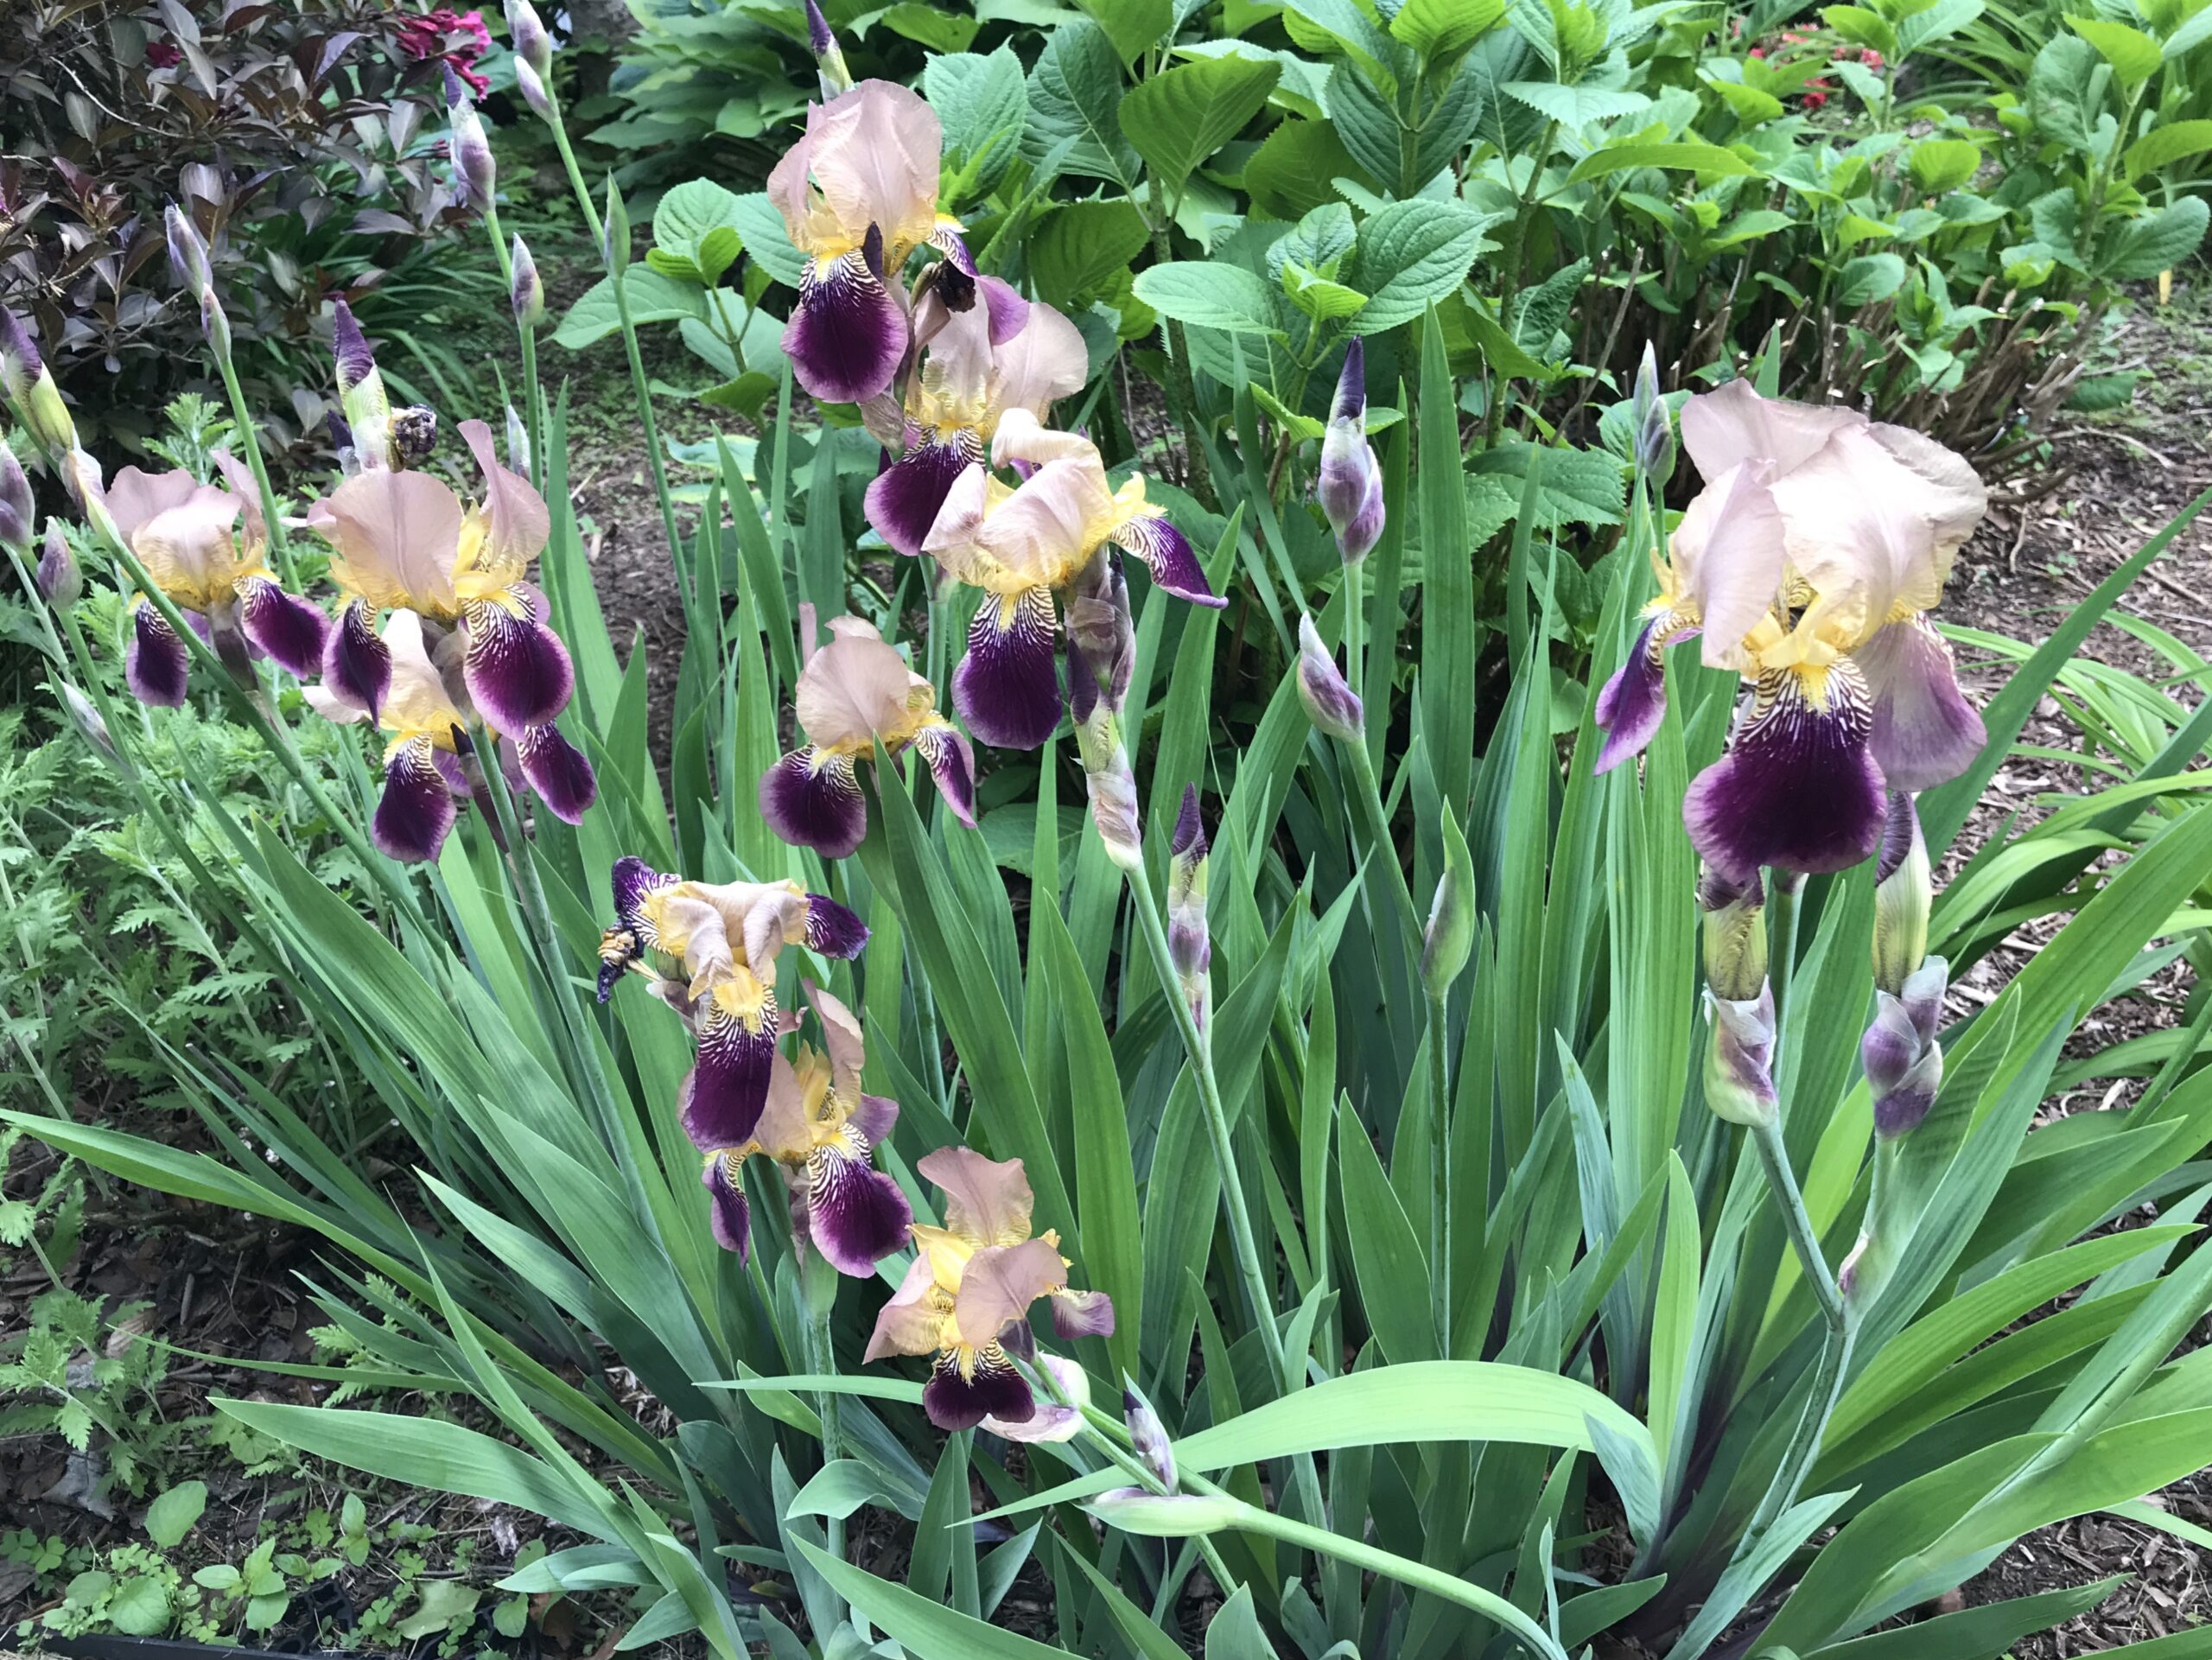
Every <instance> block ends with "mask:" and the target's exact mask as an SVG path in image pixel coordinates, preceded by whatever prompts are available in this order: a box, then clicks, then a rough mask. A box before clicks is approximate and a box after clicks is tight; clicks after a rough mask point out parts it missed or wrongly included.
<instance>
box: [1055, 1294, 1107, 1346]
mask: <svg viewBox="0 0 2212 1660" xmlns="http://www.w3.org/2000/svg"><path fill="white" fill-rule="evenodd" d="M1051 1301H1052V1329H1053V1330H1054V1331H1055V1332H1058V1333H1059V1334H1060V1336H1061V1337H1062V1338H1064V1339H1067V1340H1068V1341H1070V1342H1073V1341H1074V1340H1075V1339H1077V1338H1079V1337H1111V1336H1113V1335H1114V1300H1113V1299H1112V1298H1111V1297H1109V1296H1108V1295H1107V1294H1105V1293H1104V1292H1103V1291H1056V1292H1054V1293H1053V1294H1052V1299H1051Z"/></svg>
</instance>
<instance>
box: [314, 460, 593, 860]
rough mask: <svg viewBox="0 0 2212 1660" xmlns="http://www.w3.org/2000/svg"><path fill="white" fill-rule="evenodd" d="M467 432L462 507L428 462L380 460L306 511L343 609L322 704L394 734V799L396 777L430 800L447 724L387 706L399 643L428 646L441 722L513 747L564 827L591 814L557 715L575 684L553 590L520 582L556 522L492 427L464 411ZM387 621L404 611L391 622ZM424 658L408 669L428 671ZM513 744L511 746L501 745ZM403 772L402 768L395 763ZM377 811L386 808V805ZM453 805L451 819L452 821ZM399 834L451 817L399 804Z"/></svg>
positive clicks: (416, 840) (420, 840) (326, 658)
mask: <svg viewBox="0 0 2212 1660" xmlns="http://www.w3.org/2000/svg"><path fill="white" fill-rule="evenodd" d="M461 436H463V437H464V438H465V439H467V442H468V447H469V448H470V450H471V451H473V452H474V455H475V456H476V460H477V464H478V465H479V466H480V467H481V468H482V469H483V474H484V499H483V500H482V501H481V502H480V503H479V504H476V505H474V506H463V504H462V502H461V498H460V497H459V496H457V495H455V494H454V492H453V491H452V489H451V488H450V487H448V486H447V485H446V484H445V482H444V481H443V480H440V479H437V478H435V477H433V476H432V475H430V474H428V473H422V472H416V471H411V470H410V471H404V472H403V471H400V470H398V469H397V468H393V467H375V468H372V469H370V470H368V471H365V472H361V473H357V474H354V475H353V477H352V478H350V479H348V480H346V481H345V482H344V483H343V484H341V485H340V486H339V487H338V488H337V489H336V490H335V491H334V492H332V493H331V494H330V495H328V496H327V497H326V498H325V499H322V500H321V501H319V502H317V503H315V506H313V507H312V508H310V509H309V510H308V525H310V526H312V527H313V528H314V529H315V530H316V531H319V532H320V533H321V535H322V536H323V537H325V538H326V539H327V541H328V542H329V543H330V545H331V549H332V557H331V562H330V575H331V579H332V580H333V581H334V582H336V583H337V585H338V587H339V589H340V593H341V595H343V596H344V599H345V610H344V612H343V613H342V614H341V615H340V618H339V620H338V625H337V626H336V627H334V628H333V629H332V630H331V631H330V637H329V642H328V644H327V646H326V648H325V650H324V652H323V659H322V679H323V686H324V689H325V690H327V692H328V694H329V697H328V699H327V700H325V702H326V707H327V708H328V709H331V710H333V711H334V713H336V714H338V715H339V716H340V718H356V719H358V718H361V717H364V716H365V717H366V718H368V719H370V720H372V721H373V722H375V723H376V724H377V725H378V726H379V727H381V728H383V729H384V730H385V731H386V732H389V733H391V734H393V749H392V753H391V754H390V755H388V756H387V758H386V763H385V778H386V802H387V805H391V804H392V802H393V797H392V791H393V788H394V785H395V784H397V785H400V786H401V788H402V792H403V794H404V797H405V798H406V799H408V800H410V801H413V802H416V803H417V804H420V805H425V806H427V805H428V804H429V802H430V800H431V792H430V773H431V772H432V771H434V770H435V767H436V762H435V757H434V756H433V755H432V754H430V753H429V752H430V751H431V750H433V749H437V750H451V749H453V748H454V747H455V745H454V740H453V738H452V736H451V734H450V732H449V730H448V729H446V728H439V729H437V730H435V731H429V730H426V729H424V728H423V722H422V721H421V720H420V719H418V718H416V716H417V715H418V714H419V713H420V712H421V711H422V710H423V709H429V704H428V703H427V702H426V701H424V700H425V699H426V698H427V694H426V693H420V691H419V689H418V695H417V696H416V702H415V703H414V705H412V706H410V709H404V710H400V711H395V712H388V711H387V709H386V704H387V703H388V702H389V701H390V700H391V698H392V697H393V696H395V694H396V690H397V677H398V675H399V672H400V665H399V663H398V660H397V655H396V652H395V650H394V643H395V641H397V642H400V643H402V644H404V645H406V646H409V647H410V649H417V650H419V654H420V657H421V658H422V660H423V661H424V662H427V663H429V665H430V666H431V668H432V670H433V671H434V675H435V678H436V680H437V681H438V683H439V684H440V687H441V694H442V703H441V704H440V706H439V707H438V708H436V709H431V710H430V716H431V718H433V719H434V720H452V717H454V716H459V717H460V718H459V719H458V720H452V723H453V724H454V725H458V726H460V727H461V728H462V730H463V732H464V734H466V731H467V728H468V726H469V725H470V723H471V722H474V721H480V722H482V724H483V725H484V726H485V727H486V728H487V729H488V730H489V731H490V732H491V733H492V734H493V736H495V737H497V738H499V739H502V740H505V742H506V743H509V744H512V747H513V752H514V759H515V760H516V761H517V762H518V765H519V766H520V769H521V773H522V776H523V778H524V779H525V780H526V781H527V782H528V784H529V785H530V786H531V789H532V790H533V791H535V792H537V795H538V797H539V798H540V799H542V800H543V802H544V803H545V805H546V806H547V807H548V808H549V809H550V810H551V811H552V812H553V814H554V815H555V816H556V817H559V818H561V819H563V820H564V821H566V822H567V823H569V824H575V823H576V822H577V820H578V819H580V818H581V817H582V816H583V814H584V811H585V810H586V809H587V808H588V807H589V806H590V805H591V804H592V802H593V800H594V798H596V796H597V793H598V785H597V783H596V780H595V779H594V777H593V775H592V770H591V764H590V763H589V762H588V760H585V759H584V757H583V755H582V754H581V753H580V752H579V751H578V750H577V749H576V747H575V746H574V745H573V744H571V743H570V742H569V741H568V740H567V739H566V738H564V737H563V736H562V735H561V733H560V731H559V730H558V729H557V728H556V727H555V726H554V724H553V722H554V720H555V718H556V716H559V714H560V713H561V711H562V710H563V709H566V708H567V707H568V704H569V694H570V693H571V692H572V691H573V690H575V671H574V670H573V669H572V668H571V667H570V666H569V652H568V648H567V647H566V646H563V645H562V644H561V639H560V637H559V636H558V635H557V634H556V633H554V632H553V631H552V629H551V628H550V627H548V626H546V624H545V620H544V615H545V601H544V596H543V595H541V594H539V593H538V591H537V588H534V587H532V586H531V584H530V583H529V582H526V581H524V577H525V576H527V574H528V572H529V569H530V565H531V561H532V560H534V559H535V558H537V554H538V551H539V550H540V549H542V548H543V547H544V545H545V539H546V536H547V534H548V532H549V531H550V526H551V523H552V520H551V517H550V514H549V513H548V512H547V511H546V507H545V502H544V499H543V498H542V497H540V496H539V495H538V493H537V491H535V490H533V489H532V488H531V487H530V483H529V480H525V479H524V478H521V477H520V476H518V474H513V473H511V472H509V471H508V470H507V469H506V468H505V467H502V466H500V465H499V461H498V459H497V457H496V455H495V454H494V452H493V448H492V429H490V428H489V427H487V426H486V425H485V424H484V423H482V422H481V421H464V422H462V423H461ZM386 612H389V613H391V619H392V623H394V624H397V623H399V622H400V620H401V619H402V618H407V619H410V621H409V622H408V623H407V624H405V625H404V626H402V627H400V628H399V629H398V631H397V633H395V632H394V629H393V628H392V626H390V625H387V626H385V629H384V630H383V631H382V632H381V633H380V632H379V631H378V627H377V620H378V617H379V616H380V615H381V614H385V613H386ZM421 666H422V663H421V662H418V663H416V665H414V667H415V669H416V671H417V672H418V673H419V671H420V669H421ZM503 753H504V749H503ZM395 766H397V767H398V768H400V774H399V776H398V777H397V779H396V778H395V775H394V772H393V768H394V767H395ZM385 817H386V813H385V809H383V808H380V809H379V810H378V819H379V821H380V822H381V821H383V820H384V819H385ZM451 823H452V817H451V814H450V811H447V812H446V813H445V814H444V826H445V827H448V828H449V827H450V825H451ZM392 829H393V831H394V834H395V836H396V838H397V839H396V843H395V844H396V845H403V846H410V847H420V846H428V847H429V849H430V853H429V854H424V853H397V854H395V855H394V856H396V857H402V858H405V857H428V856H430V855H431V854H435V850H436V846H437V844H438V843H441V842H442V841H443V839H444V836H445V828H441V827H439V826H438V825H437V824H435V816H434V817H432V818H425V819H423V820H422V821H421V822H420V823H419V824H417V825H416V832H410V833H405V834H403V833H401V830H400V824H399V819H398V817H397V810H396V809H395V812H394V817H393V823H392Z"/></svg>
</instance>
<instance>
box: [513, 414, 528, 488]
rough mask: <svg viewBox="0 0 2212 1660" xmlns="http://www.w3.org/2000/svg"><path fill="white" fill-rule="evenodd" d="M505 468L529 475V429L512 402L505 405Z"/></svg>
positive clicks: (525, 475)
mask: <svg viewBox="0 0 2212 1660" xmlns="http://www.w3.org/2000/svg"><path fill="white" fill-rule="evenodd" d="M507 470H508V471H509V472H512V473H519V474H521V475H522V476H523V477H524V478H528V477H529V476H530V429H529V428H528V427H526V426H524V424H523V419H522V411H521V410H518V409H517V408H515V406H514V405H513V404H508V405H507Z"/></svg>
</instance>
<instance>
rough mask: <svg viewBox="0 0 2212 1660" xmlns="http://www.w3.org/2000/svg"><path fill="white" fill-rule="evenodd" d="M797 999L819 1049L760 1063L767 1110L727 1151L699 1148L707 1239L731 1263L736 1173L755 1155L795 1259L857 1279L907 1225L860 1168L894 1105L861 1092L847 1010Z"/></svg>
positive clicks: (898, 1202) (894, 1199)
mask: <svg viewBox="0 0 2212 1660" xmlns="http://www.w3.org/2000/svg"><path fill="white" fill-rule="evenodd" d="M806 995H807V998H808V1001H810V1002H812V1004H813V1005H814V1013H815V1015H816V1017H817V1019H819V1020H820V1021H821V1022H822V1038H823V1050H815V1049H811V1048H809V1047H808V1046H805V1045H804V1044H801V1045H800V1046H799V1049H798V1058H797V1059H796V1060H785V1059H784V1058H783V1056H782V1055H780V1054H779V1055H777V1056H776V1057H775V1058H774V1059H773V1060H772V1061H771V1062H770V1064H769V1072H768V1101H767V1105H766V1107H765V1108H763V1109H762V1110H761V1113H760V1122H759V1123H756V1124H754V1125H753V1134H752V1135H751V1136H750V1138H748V1139H747V1141H745V1142H742V1143H741V1144H739V1145H737V1146H735V1147H702V1148H701V1149H700V1151H701V1152H702V1153H703V1154H705V1155H706V1162H705V1166H704V1168H703V1169H702V1180H704V1181H705V1182H706V1184H707V1191H708V1193H710V1194H712V1195H713V1198H714V1212H713V1218H712V1220H713V1224H714V1231H715V1239H716V1240H717V1241H718V1242H719V1243H721V1245H722V1247H723V1248H724V1249H725V1250H734V1251H735V1252H737V1253H738V1255H739V1256H745V1255H746V1253H747V1249H748V1246H749V1243H750V1241H749V1231H750V1224H751V1217H750V1213H749V1212H748V1209H747V1205H746V1202H745V1186H744V1181H743V1180H742V1177H741V1170H742V1167H743V1166H744V1163H745V1161H746V1160H747V1158H750V1157H751V1156H752V1155H753V1154H756V1153H757V1154H760V1155H761V1156H762V1157H764V1158H766V1159H769V1160H772V1161H774V1163H775V1165H776V1167H777V1169H778V1170H779V1171H780V1172H781V1173H782V1174H783V1178H784V1181H785V1185H786V1186H788V1188H789V1189H790V1193H791V1234H792V1237H793V1238H794V1239H796V1240H797V1241H798V1247H799V1250H800V1252H801V1253H802V1255H803V1254H804V1252H805V1250H806V1249H807V1247H808V1246H809V1245H810V1244H811V1245H813V1246H814V1247H816V1248H817V1249H818V1250H820V1251H821V1252H822V1254H823V1256H825V1257H827V1258H828V1259H829V1263H830V1266H832V1267H833V1268H835V1269H836V1270H837V1271H838V1272H839V1273H840V1274H849V1275H853V1276H854V1277H855V1278H857V1279H865V1278H867V1277H868V1275H872V1274H874V1272H875V1264H876V1260H877V1259H878V1258H879V1257H883V1256H889V1255H890V1254H891V1253H892V1252H893V1251H894V1250H898V1249H899V1246H900V1245H902V1244H904V1243H906V1230H907V1229H908V1228H909V1227H910V1226H911V1225H912V1223H913V1220H914V1212H913V1209H912V1206H911V1205H908V1204H907V1203H906V1195H905V1194H904V1193H900V1192H899V1184H898V1183H897V1182H895V1181H893V1180H891V1178H890V1177H888V1176H887V1175H885V1174H884V1173H882V1172H881V1171H880V1170H877V1169H876V1168H875V1167H874V1166H872V1165H871V1164H870V1163H869V1162H868V1159H869V1154H870V1153H871V1152H872V1150H873V1149H874V1148H875V1147H876V1146H877V1145H879V1144H880V1142H882V1141H883V1139H884V1137H886V1136H887V1135H890V1134H891V1127H892V1126H893V1124H895V1123H898V1122H899V1103H897V1102H896V1101H892V1100H888V1099H887V1098H886V1097H882V1096H880V1095H863V1094H862V1093H861V1062H862V1059H863V1052H862V1049H861V1024H860V1022H859V1021H857V1020H855V1019H854V1017H853V1013H852V1011H851V1010H850V1009H849V1008H846V1007H845V1006H844V1004H842V1003H841V1002H838V1001H837V1000H836V998H835V997H832V996H830V995H829V994H828V993H827V992H824V991H821V990H818V989H816V988H815V987H814V986H812V985H810V986H808V987H807V989H806ZM824 1050H826V1052H827V1053H823V1051H824Z"/></svg>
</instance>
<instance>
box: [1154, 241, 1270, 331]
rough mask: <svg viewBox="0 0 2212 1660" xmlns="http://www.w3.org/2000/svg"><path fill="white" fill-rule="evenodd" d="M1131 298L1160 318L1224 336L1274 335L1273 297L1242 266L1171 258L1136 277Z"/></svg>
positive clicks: (1265, 287)
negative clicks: (1218, 331) (1210, 329)
mask: <svg viewBox="0 0 2212 1660" xmlns="http://www.w3.org/2000/svg"><path fill="white" fill-rule="evenodd" d="M1136 295H1137V298H1138V299H1140V300H1141V301H1143V302H1145V303H1146V304H1147V305H1148V306H1150V307H1151V308H1153V309H1154V311H1157V312H1158V313H1160V315H1161V316H1163V317H1173V318H1174V319H1175V320H1176V321H1178V322H1185V323H1189V324H1190V325H1191V326H1192V328H1218V329H1220V330H1221V331H1222V332H1223V333H1224V334H1268V335H1277V336H1280V335H1281V333H1282V328H1281V324H1280V323H1278V322H1277V321H1276V320H1275V307H1274V296H1273V295H1271V294H1270V293H1269V292H1268V285H1267V284H1266V283H1263V282H1262V281H1261V280H1260V278H1259V277H1257V276H1255V275H1254V274H1253V273H1252V272H1250V271H1248V270H1244V269H1243V267H1242V266H1238V265H1228V264H1217V263H1216V262H1213V261H1210V260H1198V259H1173V260H1169V261H1168V262H1167V263H1166V264H1160V265H1152V266H1148V267H1147V268H1146V269H1145V270H1141V271H1139V272H1138V273H1137V280H1136Z"/></svg>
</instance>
